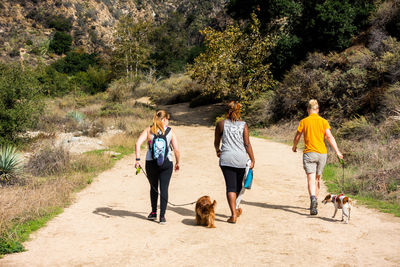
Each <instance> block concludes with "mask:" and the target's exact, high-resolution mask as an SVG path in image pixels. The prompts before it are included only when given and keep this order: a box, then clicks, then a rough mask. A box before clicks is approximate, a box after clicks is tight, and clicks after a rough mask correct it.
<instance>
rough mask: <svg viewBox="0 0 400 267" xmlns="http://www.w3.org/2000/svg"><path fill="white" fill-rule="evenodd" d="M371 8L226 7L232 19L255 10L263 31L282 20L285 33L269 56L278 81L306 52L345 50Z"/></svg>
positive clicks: (247, 0)
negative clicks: (283, 20) (284, 22)
mask: <svg viewBox="0 0 400 267" xmlns="http://www.w3.org/2000/svg"><path fill="white" fill-rule="evenodd" d="M373 8H374V1H372V0H354V1H350V0H325V1H320V0H307V1H297V0H230V2H229V4H228V12H229V13H230V14H231V15H232V16H233V17H234V18H236V19H244V20H249V19H250V14H251V13H252V12H253V11H254V10H255V11H256V13H257V14H258V17H259V19H260V21H261V24H262V25H263V28H264V29H266V31H268V30H270V29H271V25H273V23H274V22H275V21H276V20H279V19H285V20H286V22H287V25H286V33H285V34H283V35H282V39H281V40H279V41H278V43H277V46H276V47H275V48H274V50H273V52H272V53H271V57H270V61H271V62H272V65H273V67H272V68H271V69H272V71H273V73H274V76H275V77H277V78H278V79H281V78H283V75H284V74H285V72H286V71H287V70H289V69H290V67H291V66H292V65H293V64H296V63H298V62H300V61H301V60H303V59H305V57H306V55H307V53H309V52H313V51H320V52H328V51H332V50H334V51H335V50H336V51H340V50H343V49H345V48H347V47H348V46H349V45H350V43H351V40H352V38H353V36H355V35H356V34H357V33H358V32H359V31H360V30H361V29H363V28H364V27H365V26H366V25H367V23H368V16H369V14H370V12H371V11H372V10H373Z"/></svg>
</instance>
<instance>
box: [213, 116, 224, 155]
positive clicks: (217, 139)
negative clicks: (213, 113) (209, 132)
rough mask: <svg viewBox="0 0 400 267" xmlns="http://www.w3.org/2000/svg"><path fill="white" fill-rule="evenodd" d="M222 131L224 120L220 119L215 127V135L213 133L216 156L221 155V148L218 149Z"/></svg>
mask: <svg viewBox="0 0 400 267" xmlns="http://www.w3.org/2000/svg"><path fill="white" fill-rule="evenodd" d="M223 132H224V121H220V122H218V124H217V126H216V127H215V135H214V147H215V152H216V153H217V157H220V156H221V150H220V149H219V145H220V144H221V137H222V133H223Z"/></svg>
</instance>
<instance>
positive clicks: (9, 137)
mask: <svg viewBox="0 0 400 267" xmlns="http://www.w3.org/2000/svg"><path fill="white" fill-rule="evenodd" d="M40 92H41V87H40V83H39V81H38V79H37V76H36V73H34V72H32V71H31V70H30V69H29V68H26V69H25V71H22V70H21V67H20V66H19V65H13V64H7V65H6V64H2V63H0V118H1V120H0V144H2V143H10V142H16V141H17V140H18V134H20V133H23V132H24V131H25V130H26V129H27V128H29V127H33V126H34V125H35V124H36V123H37V121H38V119H39V117H40V115H41V113H42V111H43V103H42V101H41V96H40Z"/></svg>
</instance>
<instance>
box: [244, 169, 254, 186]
mask: <svg viewBox="0 0 400 267" xmlns="http://www.w3.org/2000/svg"><path fill="white" fill-rule="evenodd" d="M252 183H253V170H252V169H249V171H248V173H247V176H246V179H244V188H246V189H251V184H252Z"/></svg>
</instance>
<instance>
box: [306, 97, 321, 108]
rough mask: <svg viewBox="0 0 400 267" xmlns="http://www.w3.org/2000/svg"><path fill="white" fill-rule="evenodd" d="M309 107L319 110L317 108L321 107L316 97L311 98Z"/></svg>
mask: <svg viewBox="0 0 400 267" xmlns="http://www.w3.org/2000/svg"><path fill="white" fill-rule="evenodd" d="M307 108H308V109H309V110H317V109H319V106H318V101H317V100H315V99H311V100H310V101H308V106H307Z"/></svg>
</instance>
